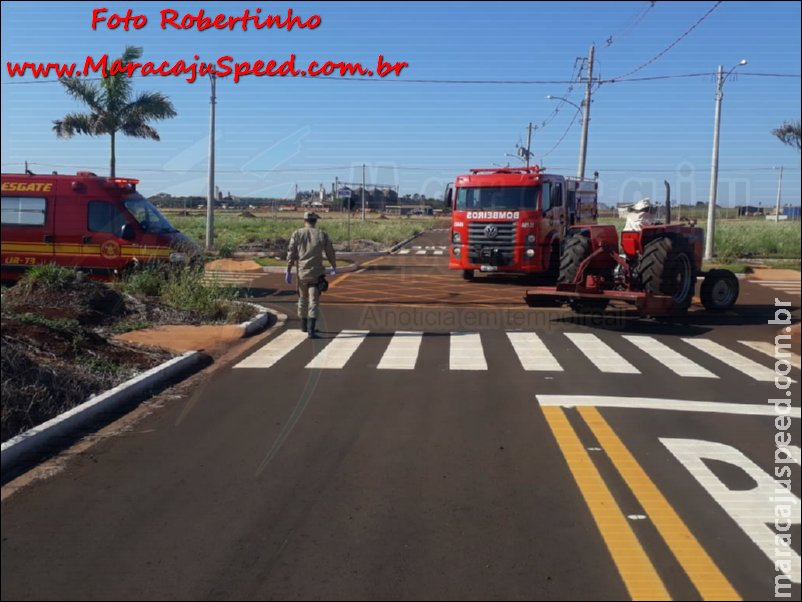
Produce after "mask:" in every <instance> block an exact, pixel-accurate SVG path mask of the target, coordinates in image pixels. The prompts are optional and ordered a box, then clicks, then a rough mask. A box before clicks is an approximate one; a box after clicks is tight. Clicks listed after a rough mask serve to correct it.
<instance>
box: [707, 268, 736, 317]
mask: <svg viewBox="0 0 802 602" xmlns="http://www.w3.org/2000/svg"><path fill="white" fill-rule="evenodd" d="M738 292H739V285H738V278H737V277H736V276H735V274H733V273H732V272H730V271H729V270H710V271H709V272H708V273H707V275H706V276H705V279H704V280H703V281H702V289H701V291H700V292H699V296H700V297H701V298H702V305H704V306H705V309H706V310H708V311H724V310H725V309H729V308H730V307H732V306H733V305H735V302H736V301H737V300H738Z"/></svg>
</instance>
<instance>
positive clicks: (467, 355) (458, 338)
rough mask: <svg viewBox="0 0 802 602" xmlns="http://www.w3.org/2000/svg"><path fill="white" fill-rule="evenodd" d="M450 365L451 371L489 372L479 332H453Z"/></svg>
mask: <svg viewBox="0 0 802 602" xmlns="http://www.w3.org/2000/svg"><path fill="white" fill-rule="evenodd" d="M448 365H449V367H450V368H451V370H487V360H486V359H485V352H484V349H483V348H482V339H481V337H480V336H479V333H478V332H452V333H451V347H450V349H449V361H448Z"/></svg>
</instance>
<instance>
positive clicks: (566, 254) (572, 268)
mask: <svg viewBox="0 0 802 602" xmlns="http://www.w3.org/2000/svg"><path fill="white" fill-rule="evenodd" d="M588 254H590V240H589V239H588V238H586V237H584V236H582V235H581V234H576V235H574V236H572V237H571V238H569V239H568V240H567V241H566V243H565V250H564V251H563V254H562V257H560V276H559V277H558V278H557V283H558V284H571V283H572V282H573V281H574V278H576V273H577V271H578V270H579V266H580V264H581V263H582V261H583V260H584V259H585V258H586V257H587V256H588Z"/></svg>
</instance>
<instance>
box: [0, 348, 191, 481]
mask: <svg viewBox="0 0 802 602" xmlns="http://www.w3.org/2000/svg"><path fill="white" fill-rule="evenodd" d="M205 361H206V356H204V355H203V354H201V353H198V352H197V351H188V352H187V353H185V354H183V355H181V356H179V357H175V358H173V359H171V360H169V361H167V362H164V363H163V364H160V365H159V366H156V367H155V368H151V369H150V370H148V371H147V372H143V373H142V374H140V375H138V376H135V377H134V378H132V379H130V380H127V381H126V382H124V383H122V384H120V385H117V386H116V387H114V388H113V389H109V390H108V391H105V392H104V393H101V394H100V395H95V396H93V397H90V398H89V400H88V401H85V402H84V403H82V404H81V405H78V406H75V407H74V408H72V409H71V410H68V411H66V412H64V413H63V414H59V415H58V416H56V417H55V418H52V419H50V420H48V421H47V422H45V423H42V424H40V425H39V426H35V427H33V428H32V429H30V430H27V431H25V432H24V433H22V434H20V435H17V436H16V437H13V438H11V439H9V440H8V441H6V442H5V443H3V445H2V447H1V448H0V465H1V467H0V473H1V474H2V475H3V476H5V475H6V474H7V473H9V472H10V471H12V470H13V469H15V468H16V467H18V466H19V465H20V464H21V463H24V462H26V461H28V460H29V459H31V458H33V457H35V456H38V455H40V454H42V452H44V451H45V450H46V449H47V448H49V447H54V446H58V445H60V444H61V443H62V442H63V440H66V439H68V438H69V437H71V436H72V435H73V433H75V432H76V431H79V430H81V429H82V428H85V427H86V426H88V425H89V424H90V423H92V422H93V421H95V420H97V419H98V417H101V416H102V415H103V414H110V413H113V412H115V411H117V410H118V409H119V408H121V407H124V406H125V405H126V404H128V403H130V402H131V401H132V400H133V399H135V398H136V397H138V396H141V395H143V394H146V393H147V392H148V391H149V390H150V389H152V388H154V387H155V386H157V385H160V384H162V383H164V382H165V381H167V380H169V379H171V378H173V377H175V376H176V375H179V374H182V373H184V372H187V371H190V370H197V369H198V368H199V367H200V366H202V365H203V363H204V362H205Z"/></svg>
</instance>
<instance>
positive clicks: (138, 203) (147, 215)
mask: <svg viewBox="0 0 802 602" xmlns="http://www.w3.org/2000/svg"><path fill="white" fill-rule="evenodd" d="M124 204H125V208H126V209H128V211H129V212H130V213H131V215H133V216H134V218H135V219H136V221H138V222H139V225H140V226H142V229H143V230H144V231H145V232H150V233H151V234H167V233H171V232H178V230H176V229H175V228H173V226H172V224H171V223H170V222H169V221H167V218H166V217H164V216H163V215H162V213H161V211H159V210H158V209H156V207H154V206H153V205H152V204H151V202H150V201H149V200H147V199H146V198H145V197H142V196H139V195H138V194H137V195H132V196H130V197H128V198H127V199H126V201H125V203H124Z"/></svg>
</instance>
